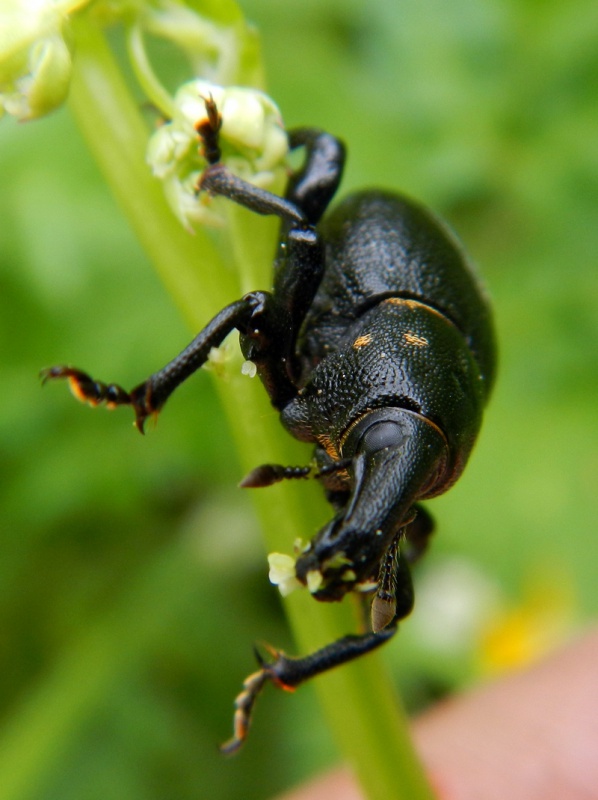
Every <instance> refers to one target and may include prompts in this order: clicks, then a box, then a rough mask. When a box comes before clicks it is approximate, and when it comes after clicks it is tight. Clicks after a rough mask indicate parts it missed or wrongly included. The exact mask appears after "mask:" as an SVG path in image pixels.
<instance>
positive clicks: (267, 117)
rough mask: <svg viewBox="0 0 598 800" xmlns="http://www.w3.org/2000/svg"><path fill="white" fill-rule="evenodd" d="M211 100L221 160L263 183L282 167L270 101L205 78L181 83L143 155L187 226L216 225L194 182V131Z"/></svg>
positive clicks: (283, 149)
mask: <svg viewBox="0 0 598 800" xmlns="http://www.w3.org/2000/svg"><path fill="white" fill-rule="evenodd" d="M210 98H211V99H212V100H213V101H214V103H215V104H216V107H217V109H218V112H219V113H220V116H221V117H222V127H221V129H220V132H219V139H218V141H219V146H220V150H221V161H222V163H223V164H225V165H226V166H227V167H228V168H229V169H230V170H231V171H232V172H234V173H235V174H236V175H239V176H240V177H242V178H244V179H245V180H248V181H250V182H252V183H254V184H256V185H257V186H260V187H262V188H266V189H267V188H269V187H270V186H272V184H273V183H274V181H275V180H276V178H277V177H278V175H279V174H280V170H281V169H284V164H285V158H286V156H287V153H288V141H287V135H286V133H285V131H284V128H283V127H282V122H281V119H280V112H279V111H278V108H277V106H276V105H275V103H274V102H273V101H272V100H271V99H270V98H269V97H267V96H266V95H265V94H263V93H262V92H260V91H258V90H257V89H248V88H242V87H237V86H232V87H229V88H223V87H222V86H217V85H215V84H212V83H208V82H207V81H201V80H196V81H192V82H190V83H186V84H184V85H183V86H182V87H181V88H180V89H179V91H178V92H177V94H176V95H175V98H174V103H175V107H176V112H175V114H174V117H173V119H172V120H170V121H169V122H167V123H166V124H164V125H163V126H162V127H161V128H160V129H159V130H157V131H156V133H155V134H154V135H153V136H152V138H151V139H150V142H149V145H148V151H147V160H148V163H149V164H150V166H151V168H152V171H153V173H154V175H155V176H156V177H157V178H160V179H161V180H162V181H163V182H164V189H165V192H166V195H167V198H168V201H169V203H170V205H171V207H172V208H173V210H174V212H175V213H176V215H177V216H178V217H179V219H180V220H181V221H182V222H183V224H184V225H186V226H187V227H190V226H192V225H193V224H196V223H199V224H207V225H219V224H220V225H221V224H223V222H224V220H223V218H222V217H220V215H219V214H218V212H217V211H216V210H215V209H214V206H215V205H216V204H215V203H213V201H212V198H209V197H206V196H199V197H198V196H197V191H196V187H197V183H198V181H199V178H200V175H201V173H202V172H203V170H204V169H205V168H206V167H207V162H206V160H205V158H204V156H203V153H202V148H201V142H200V140H199V136H198V134H197V131H196V125H197V123H198V122H201V121H202V120H204V119H205V118H206V116H207V112H206V106H205V103H206V100H208V99H210Z"/></svg>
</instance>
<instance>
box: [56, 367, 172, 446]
mask: <svg viewBox="0 0 598 800" xmlns="http://www.w3.org/2000/svg"><path fill="white" fill-rule="evenodd" d="M40 377H41V379H42V384H45V383H46V382H47V381H49V380H57V379H61V378H65V379H66V380H68V383H69V388H70V390H71V393H72V394H73V396H74V397H76V399H77V400H79V401H80V402H82V403H88V404H89V405H90V406H92V407H94V408H95V406H98V405H100V404H102V403H104V404H105V406H106V408H108V409H110V410H111V409H113V408H116V407H117V406H131V407H132V409H133V411H134V412H135V426H136V427H137V430H138V431H139V432H140V433H143V432H144V430H143V426H144V423H145V420H146V419H147V418H148V417H149V416H150V415H152V414H157V412H158V410H159V409H158V408H156V407H155V406H154V405H153V404H152V400H151V383H150V381H146V382H145V383H141V384H140V385H139V386H136V387H135V389H133V390H132V391H131V392H127V391H126V390H125V389H123V388H122V386H119V385H118V384H117V383H103V382H102V381H96V380H94V379H93V378H92V377H91V376H90V375H88V374H87V372H83V370H80V369H76V368H75V367H67V366H56V367H48V368H47V369H44V370H42V371H41V372H40Z"/></svg>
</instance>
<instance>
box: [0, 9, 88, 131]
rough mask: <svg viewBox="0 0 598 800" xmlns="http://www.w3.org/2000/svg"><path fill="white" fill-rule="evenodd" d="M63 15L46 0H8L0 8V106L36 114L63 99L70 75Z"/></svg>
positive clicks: (20, 113)
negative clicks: (1, 8) (24, 0)
mask: <svg viewBox="0 0 598 800" xmlns="http://www.w3.org/2000/svg"><path fill="white" fill-rule="evenodd" d="M67 33H68V31H67V19H66V17H65V15H64V14H63V13H62V12H61V11H60V10H59V8H58V7H57V5H56V4H55V3H53V2H49V1H48V0H27V1H26V2H20V1H19V0H9V1H8V2H5V5H4V8H3V10H2V12H1V13H0V108H1V109H3V110H5V111H7V112H8V113H9V114H12V115H14V116H15V117H17V118H18V119H19V120H29V119H34V118H36V117H41V116H43V115H45V114H48V113H49V112H50V111H53V110H54V109H55V108H57V107H58V106H60V105H61V104H62V103H63V102H64V100H65V99H66V96H67V93H68V88H69V82H70V77H71V67H72V58H71V49H70V43H69V41H68V39H67V37H66V36H65V34H67Z"/></svg>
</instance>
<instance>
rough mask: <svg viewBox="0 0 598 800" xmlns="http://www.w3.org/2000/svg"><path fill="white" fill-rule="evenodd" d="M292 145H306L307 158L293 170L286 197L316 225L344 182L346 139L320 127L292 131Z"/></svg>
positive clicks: (290, 140) (290, 137)
mask: <svg viewBox="0 0 598 800" xmlns="http://www.w3.org/2000/svg"><path fill="white" fill-rule="evenodd" d="M289 144H290V146H291V149H292V150H294V149H295V148H297V147H305V154H306V157H305V162H304V164H303V166H302V167H301V168H300V169H299V170H297V172H295V173H293V174H292V175H291V176H290V178H289V182H288V185H287V190H286V193H285V197H286V199H287V200H289V201H291V202H292V203H294V204H295V205H296V206H298V208H300V209H301V211H302V212H303V213H304V214H305V216H306V217H307V220H308V221H309V222H310V223H311V224H312V225H315V224H316V223H317V222H319V221H320V218H321V217H322V215H323V213H324V212H325V211H326V208H327V207H328V204H329V203H330V201H331V200H332V197H333V196H334V193H335V192H336V190H337V188H338V185H339V183H340V180H341V177H342V174H343V167H344V164H345V147H344V145H343V143H342V142H341V141H340V140H339V139H336V138H335V137H334V136H331V135H330V134H329V133H325V132H324V131H320V130H318V129H317V128H296V129H295V130H292V131H289Z"/></svg>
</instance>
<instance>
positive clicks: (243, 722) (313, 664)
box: [220, 624, 397, 755]
mask: <svg viewBox="0 0 598 800" xmlns="http://www.w3.org/2000/svg"><path fill="white" fill-rule="evenodd" d="M396 630H397V626H396V624H395V625H392V624H391V625H388V626H387V627H386V628H385V629H384V630H382V631H379V632H376V633H374V632H369V633H364V634H362V635H358V636H355V635H349V636H344V637H343V638H342V639H339V640H338V641H336V642H333V643H332V644H329V645H327V646H326V647H322V648H321V649H320V650H316V652H315V653H312V654H311V655H308V656H304V657H303V658H291V657H290V656H287V655H286V654H285V653H284V652H283V651H282V650H276V649H275V648H273V647H270V646H268V645H266V647H267V650H268V652H269V654H270V655H271V656H272V658H273V659H274V660H273V661H272V662H269V663H266V662H265V661H264V659H263V658H262V656H261V654H260V653H259V651H257V650H256V651H255V654H256V658H257V661H258V664H259V665H260V669H259V670H257V672H252V673H251V675H249V676H248V677H247V678H246V679H245V681H244V682H243V691H242V692H241V693H240V694H239V695H238V696H237V697H236V699H235V715H234V734H233V736H232V738H231V739H229V740H228V741H227V742H225V743H224V744H223V745H221V747H220V750H221V752H222V753H225V754H227V755H231V754H232V753H235V752H236V751H237V750H238V749H239V748H240V747H241V746H242V744H243V743H244V741H245V739H246V738H247V734H248V732H249V727H250V725H251V718H252V713H253V708H254V706H255V702H256V700H257V698H258V695H259V694H260V692H261V691H262V689H263V687H264V685H265V683H266V682H267V681H271V682H272V683H273V684H274V685H275V686H277V687H278V688H279V689H284V690H285V691H288V692H292V691H294V690H295V689H296V688H297V687H298V686H299V685H300V684H302V683H304V682H305V681H307V680H309V679H310V678H314V677H315V676H316V675H320V674H321V673H322V672H327V671H328V670H329V669H332V668H333V667H338V666H340V665H341V664H346V663H347V662H348V661H352V660H353V659H354V658H358V657H359V656H362V655H364V654H365V653H369V652H371V651H372V650H375V649H376V648H377V647H380V645H382V644H384V642H386V641H387V640H388V639H390V638H391V637H392V636H393V635H394V634H395V632H396Z"/></svg>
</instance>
